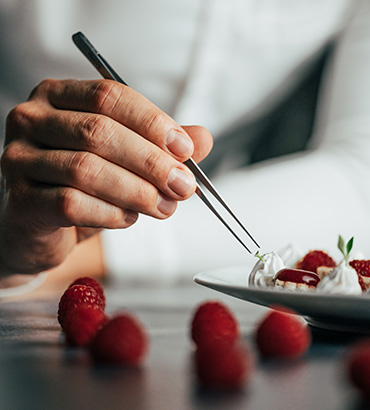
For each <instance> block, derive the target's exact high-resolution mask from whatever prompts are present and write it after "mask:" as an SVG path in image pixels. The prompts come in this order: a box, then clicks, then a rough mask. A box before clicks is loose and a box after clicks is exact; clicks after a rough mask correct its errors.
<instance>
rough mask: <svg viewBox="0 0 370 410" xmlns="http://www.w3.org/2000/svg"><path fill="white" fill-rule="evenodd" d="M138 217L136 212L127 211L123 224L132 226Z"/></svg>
mask: <svg viewBox="0 0 370 410" xmlns="http://www.w3.org/2000/svg"><path fill="white" fill-rule="evenodd" d="M138 217H139V215H138V213H137V212H134V211H130V210H127V211H126V217H125V222H126V223H128V224H130V225H132V224H133V223H134V222H136V220H137V218H138Z"/></svg>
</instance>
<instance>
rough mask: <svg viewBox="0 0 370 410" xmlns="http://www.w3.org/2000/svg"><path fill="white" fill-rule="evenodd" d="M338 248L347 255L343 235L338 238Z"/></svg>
mask: <svg viewBox="0 0 370 410" xmlns="http://www.w3.org/2000/svg"><path fill="white" fill-rule="evenodd" d="M338 248H339V250H340V251H341V252H342V254H343V256H346V252H345V250H344V239H343V237H342V235H339V238H338Z"/></svg>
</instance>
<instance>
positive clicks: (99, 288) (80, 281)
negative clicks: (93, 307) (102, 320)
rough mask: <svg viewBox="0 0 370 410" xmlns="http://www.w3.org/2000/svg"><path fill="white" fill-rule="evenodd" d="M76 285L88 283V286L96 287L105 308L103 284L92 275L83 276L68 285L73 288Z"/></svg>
mask: <svg viewBox="0 0 370 410" xmlns="http://www.w3.org/2000/svg"><path fill="white" fill-rule="evenodd" d="M74 285H86V286H91V287H92V288H94V289H95V290H96V293H97V294H98V295H99V296H100V297H101V300H102V301H103V303H104V308H105V294H104V289H103V286H102V285H101V284H100V283H99V282H98V281H97V280H96V279H94V278H92V277H90V276H83V277H81V278H78V279H76V280H75V281H74V282H72V283H71V284H70V285H69V286H68V287H69V288H71V287H72V286H74Z"/></svg>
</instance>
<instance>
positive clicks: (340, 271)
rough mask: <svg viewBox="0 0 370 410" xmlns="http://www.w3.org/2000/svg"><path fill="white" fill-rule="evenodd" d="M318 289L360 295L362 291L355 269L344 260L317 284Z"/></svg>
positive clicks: (326, 291)
mask: <svg viewBox="0 0 370 410" xmlns="http://www.w3.org/2000/svg"><path fill="white" fill-rule="evenodd" d="M317 290H318V291H320V292H325V293H339V294H351V295H359V294H361V293H362V289H361V286H360V283H359V281H358V275H357V272H356V270H355V269H353V268H352V267H351V266H349V265H348V264H347V262H346V261H343V262H341V263H340V264H339V266H337V267H336V268H334V269H333V270H332V271H331V272H330V274H329V275H327V276H325V277H324V278H323V279H322V280H321V281H320V283H319V284H318V285H317Z"/></svg>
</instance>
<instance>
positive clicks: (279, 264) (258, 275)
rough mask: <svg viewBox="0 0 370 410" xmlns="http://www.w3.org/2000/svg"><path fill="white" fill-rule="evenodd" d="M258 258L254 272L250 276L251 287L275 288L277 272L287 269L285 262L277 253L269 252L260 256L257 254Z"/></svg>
mask: <svg viewBox="0 0 370 410" xmlns="http://www.w3.org/2000/svg"><path fill="white" fill-rule="evenodd" d="M255 256H256V257H257V258H258V261H257V263H256V264H255V265H254V267H253V269H252V272H251V273H250V275H249V285H256V286H262V287H268V286H274V282H273V281H274V278H275V275H276V272H278V271H279V270H281V269H283V268H285V265H284V262H283V261H282V259H281V258H280V256H279V255H278V254H277V253H276V252H268V253H265V254H264V255H260V254H259V253H258V252H257V253H256V254H255Z"/></svg>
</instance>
